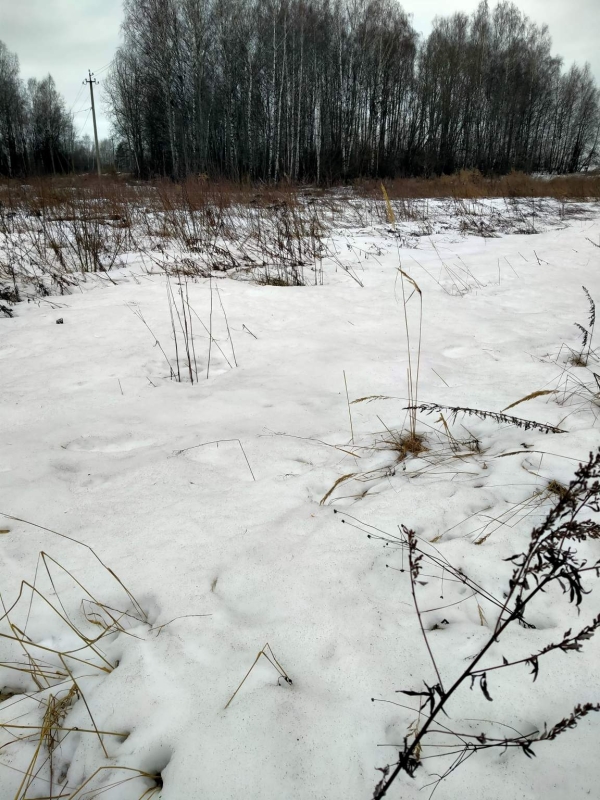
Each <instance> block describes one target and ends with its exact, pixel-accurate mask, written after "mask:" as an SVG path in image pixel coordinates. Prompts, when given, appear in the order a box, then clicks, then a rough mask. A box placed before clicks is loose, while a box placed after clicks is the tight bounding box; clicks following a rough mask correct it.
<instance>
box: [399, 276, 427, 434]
mask: <svg viewBox="0 0 600 800" xmlns="http://www.w3.org/2000/svg"><path fill="white" fill-rule="evenodd" d="M398 272H399V273H400V276H401V287H402V303H403V308H404V326H405V330H406V351H407V357H408V397H409V405H410V406H411V407H412V406H416V405H417V402H418V395H419V370H420V365H421V337H422V328H423V294H422V292H421V289H420V288H419V286H418V284H417V283H416V281H415V280H414V279H413V278H411V277H410V275H407V273H406V272H404V270H403V269H402V268H401V267H398ZM405 279H406V280H407V281H408V282H409V283H410V285H411V286H412V287H413V289H414V291H416V292H418V295H419V339H418V345H417V363H416V367H415V368H414V371H413V363H412V355H411V343H410V326H409V323H408V311H407V305H408V302H409V300H410V298H411V297H412V293H411V295H410V296H409V297H408V299H407V297H406V290H405V286H404V280H405ZM410 435H411V436H412V437H413V438H414V437H416V435H417V413H416V410H411V413H410Z"/></svg>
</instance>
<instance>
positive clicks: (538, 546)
mask: <svg viewBox="0 0 600 800" xmlns="http://www.w3.org/2000/svg"><path fill="white" fill-rule="evenodd" d="M599 477H600V451H598V453H597V454H596V455H595V456H594V455H593V454H590V458H589V461H588V462H587V464H585V465H580V467H579V469H578V470H577V472H576V474H575V478H574V479H573V481H571V483H570V485H569V487H568V489H567V490H566V492H565V493H564V494H563V495H562V496H560V497H559V499H558V500H557V502H556V504H555V506H554V507H553V508H552V509H551V510H550V512H549V513H548V515H547V517H546V519H545V520H544V521H543V522H542V523H541V524H540V525H539V526H538V527H536V528H534V530H533V531H532V533H531V538H530V542H529V546H528V548H527V551H526V552H524V553H522V554H518V555H515V556H511V557H510V558H509V559H508V561H510V562H512V564H513V566H514V570H513V575H512V578H511V580H510V583H509V591H508V593H507V596H506V598H505V600H504V602H503V604H502V608H501V609H500V613H499V615H498V618H497V621H496V624H495V626H494V629H493V631H492V633H491V635H490V637H489V639H488V640H487V642H486V643H485V644H484V645H483V646H482V647H481V649H480V650H479V652H478V653H477V654H476V655H475V657H474V658H473V660H472V661H471V662H470V663H469V665H468V666H467V667H466V668H465V669H464V670H463V672H462V673H461V674H460V675H459V677H458V678H457V679H456V680H455V681H454V683H453V684H452V686H451V687H450V688H449V689H448V690H446V691H444V690H443V689H441V684H440V688H439V690H438V689H437V687H427V689H428V691H427V692H408V691H406V692H403V693H404V694H408V695H422V696H425V697H427V701H426V703H424V704H423V706H422V707H425V705H426V704H430V711H429V714H428V716H427V718H426V720H425V722H424V723H423V725H422V727H421V729H420V731H419V732H418V734H417V735H416V737H415V739H414V740H413V742H412V743H411V744H410V745H408V744H405V746H404V750H403V751H402V752H401V753H400V754H399V759H398V762H397V764H396V766H395V768H394V770H393V771H392V772H391V774H390V775H389V777H388V770H389V768H386V769H385V770H383V772H384V777H383V779H382V780H381V781H380V783H379V784H378V786H377V787H376V789H375V793H374V795H373V797H374V799H375V800H379V798H381V797H384V796H385V795H386V794H387V792H388V790H389V788H390V786H391V785H392V783H393V782H394V781H395V779H396V778H397V776H398V775H399V774H400V772H402V771H404V772H406V773H407V774H408V775H410V776H412V775H413V774H414V772H415V771H416V769H417V768H418V766H419V764H420V760H421V759H420V758H419V757H418V755H417V756H416V755H415V753H416V751H417V748H418V747H420V746H421V742H422V740H423V738H424V736H425V735H426V734H427V732H428V731H429V729H430V728H431V726H432V725H433V723H434V722H437V717H438V715H439V713H440V712H441V711H443V710H444V707H445V705H446V704H447V702H448V701H449V700H450V698H451V697H452V696H453V695H454V693H455V692H456V690H457V689H458V688H459V687H460V686H461V685H462V684H463V683H464V682H465V681H466V680H467V679H471V686H472V685H473V682H474V681H475V679H476V678H479V685H480V688H481V690H482V692H483V694H484V696H485V698H486V699H487V700H490V701H491V700H492V698H491V697H490V695H489V692H488V688H487V679H486V673H487V671H488V670H487V669H477V666H478V664H479V663H480V662H481V661H482V659H483V658H484V657H485V655H486V654H487V653H488V651H489V650H490V648H491V647H492V646H493V645H494V644H495V643H497V642H498V641H499V639H500V637H501V635H502V634H503V633H504V631H505V630H506V629H507V627H508V626H509V625H510V624H511V623H513V622H514V621H515V620H517V621H520V622H521V623H523V612H524V610H525V609H526V608H527V607H528V605H529V604H530V603H531V601H532V600H533V599H534V598H535V597H536V596H537V595H538V594H540V593H541V592H544V591H545V589H546V587H547V586H549V584H551V583H553V582H555V581H556V582H558V584H559V586H560V588H561V589H562V592H563V594H567V595H568V602H569V603H575V604H576V605H577V607H579V605H580V603H581V602H582V599H583V595H584V592H586V590H585V589H584V588H583V586H582V584H581V576H582V575H583V573H587V572H593V573H594V574H595V575H596V577H600V561H598V562H596V563H595V564H594V565H592V566H587V565H586V564H587V562H586V561H581V560H577V558H576V553H575V551H574V550H572V549H571V548H570V547H569V543H570V542H572V541H575V542H577V541H584V540H586V539H587V538H590V539H600V524H598V523H597V522H594V521H593V520H581V519H579V514H580V512H581V511H583V510H584V509H585V508H589V509H590V510H592V511H594V512H599V511H600V481H599ZM403 530H404V532H405V534H406V535H407V537H408V540H409V547H410V546H411V545H412V547H413V549H415V550H416V537H415V534H414V532H413V531H410V530H408V529H406V528H403ZM420 559H421V556H418V557H417V559H415V560H411V570H412V573H411V574H413V577H415V578H416V577H417V576H418V574H419V570H420V566H419V560H420ZM532 585H533V588H531V586H532ZM586 593H587V592H586ZM415 607H416V609H417V613H419V612H418V606H416V605H415ZM599 628H600V615H598V616H597V617H596V618H595V619H594V620H593V622H592V623H591V624H590V625H587V626H585V627H584V628H583V629H582V630H580V631H579V632H577V633H576V634H574V635H571V631H570V630H569V631H567V632H566V633H565V634H564V635H563V638H562V640H561V641H560V642H558V643H555V644H551V645H548V646H546V647H545V648H544V649H543V650H541V651H540V652H538V653H536V654H534V655H532V656H529V657H528V658H524V659H516V660H515V661H513V662H508V661H506V659H504V662H503V663H502V664H499V665H497V666H494V667H490V669H505V668H509V667H511V666H513V665H515V664H520V663H528V664H529V665H531V666H532V674H533V676H534V680H535V679H536V677H537V674H538V659H539V658H540V657H541V656H542V655H545V654H547V653H548V652H552V651H554V650H561V651H563V652H568V651H573V650H574V651H578V650H580V649H581V647H582V644H583V642H584V641H585V640H587V639H590V638H591V637H592V636H593V635H594V633H595V632H596V630H598V629H599ZM425 635H426V634H425ZM436 674H438V673H437V668H436ZM438 695H439V699H437V697H438ZM599 710H600V704H597V705H596V706H594V705H592V704H586V705H585V706H577V707H576V709H575V711H574V712H573V713H572V715H571V716H570V717H569V718H568V719H564V720H562V721H561V722H559V723H558V724H557V725H555V726H554V727H553V728H552V729H551V730H550V731H549V732H545V733H544V734H542V735H541V736H538V737H537V738H535V739H534V738H532V736H528V737H525V738H524V737H523V736H520V737H518V740H517V739H512V740H506V742H502V744H504V745H508V744H510V745H511V746H519V747H521V748H522V749H523V751H524V752H525V754H526V755H529V756H531V755H534V753H533V752H532V751H531V748H530V744H531V743H532V742H533V741H540V740H549V739H553V738H555V737H556V736H557V735H559V734H560V733H562V732H563V731H564V730H566V729H567V728H569V727H573V726H574V725H576V724H577V721H578V719H580V718H581V717H582V716H585V715H586V714H587V713H589V712H590V711H599ZM481 737H483V738H481ZM481 737H480V738H479V741H480V742H481V748H485V747H489V746H491V745H490V744H487V738H486V737H485V736H484V735H483V734H482V735H481ZM473 747H474V748H475V750H476V749H477V747H478V746H476V745H472V746H471V748H473ZM461 751H462V752H463V753H464V755H465V757H467V754H470V752H472V751H473V750H472V749H471V750H469V748H466V749H465V748H459V751H458V752H461ZM446 774H448V773H446Z"/></svg>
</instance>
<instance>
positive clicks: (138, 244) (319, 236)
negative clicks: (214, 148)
mask: <svg viewBox="0 0 600 800" xmlns="http://www.w3.org/2000/svg"><path fill="white" fill-rule="evenodd" d="M381 188H382V184H380V183H376V182H369V181H357V182H356V183H355V184H353V186H352V187H344V188H340V187H330V188H329V189H322V188H316V187H311V186H302V185H294V184H283V183H282V184H278V185H274V186H269V185H262V184H259V185H251V184H236V183H232V182H227V181H210V180H208V179H206V178H205V177H203V176H201V177H199V178H198V177H196V178H189V179H188V180H186V181H184V182H182V183H174V182H171V181H166V180H158V181H153V182H141V181H134V180H131V179H129V178H125V177H119V176H104V177H103V178H102V179H99V178H92V177H89V176H86V177H75V176H72V177H55V178H45V179H36V180H32V181H31V182H29V183H27V184H23V183H19V182H17V181H14V180H13V181H10V180H4V181H2V182H0V304H1V305H0V313H2V314H4V315H5V316H11V314H12V312H11V308H12V306H14V304H15V303H16V302H18V301H19V300H21V299H33V298H36V299H39V298H47V297H48V296H49V295H50V294H66V293H69V292H70V291H72V290H73V288H74V287H76V286H77V284H78V283H80V282H81V281H85V280H88V279H90V277H91V276H93V277H94V279H95V280H104V281H106V282H108V283H110V282H111V281H113V279H112V278H111V276H110V272H111V269H112V268H113V267H116V266H119V265H124V264H126V263H127V261H128V260H129V259H130V257H131V254H135V256H136V257H137V258H140V257H141V258H142V260H143V262H144V263H145V264H147V265H149V267H150V268H151V269H154V268H157V269H158V270H161V271H165V272H173V271H177V272H178V273H179V274H182V273H185V274H186V275H187V276H188V277H189V278H191V279H197V278H200V277H208V276H209V275H211V274H217V273H226V274H228V275H230V276H233V277H237V278H240V279H250V280H254V281H256V282H258V283H260V284H264V285H269V286H304V285H307V284H321V283H322V282H323V261H324V260H328V261H329V262H331V264H332V265H334V266H335V267H336V268H341V269H343V270H344V271H346V272H347V274H348V275H349V276H350V277H351V278H352V279H353V280H355V281H356V282H357V283H359V284H361V281H360V279H359V277H358V275H357V274H356V271H355V270H354V269H353V267H352V265H351V264H350V265H349V264H348V262H347V260H342V259H340V258H339V253H338V251H337V249H336V247H335V245H333V244H332V242H331V240H330V234H331V233H332V232H336V233H338V232H340V231H343V230H345V229H347V228H351V227H353V226H354V227H356V226H359V227H365V226H372V225H377V226H380V227H381V229H382V231H383V232H385V231H387V232H388V233H389V234H391V235H392V236H394V237H395V238H398V237H401V233H400V232H399V231H398V230H397V228H396V224H397V223H398V224H400V223H402V222H411V223H414V222H415V221H418V222H419V223H420V224H421V227H422V229H421V230H419V229H417V230H416V231H413V234H412V235H414V236H416V237H418V236H419V235H424V236H426V235H429V234H430V233H431V232H432V227H431V224H432V223H431V220H430V208H429V199H432V200H438V201H439V200H443V201H445V202H446V203H447V208H446V210H445V213H447V214H450V215H451V216H454V217H456V218H457V219H459V220H460V225H459V229H460V230H462V231H463V232H464V233H471V234H474V235H477V236H496V235H498V233H497V232H498V231H501V230H512V231H521V232H523V233H535V232H536V230H537V228H536V224H537V223H536V220H537V219H538V218H539V216H540V215H543V214H544V213H546V214H547V215H548V214H549V215H552V214H553V213H554V214H555V213H556V208H555V207H552V208H550V209H549V208H546V207H545V205H544V203H545V202H547V201H548V200H550V199H551V200H559V201H560V202H561V206H560V207H559V212H558V213H559V216H560V217H561V218H564V217H566V216H569V215H570V214H578V215H581V214H582V213H584V212H583V211H582V208H581V205H580V204H578V203H577V201H584V200H591V199H598V198H599V197H600V177H598V176H593V175H580V176H568V177H567V176H562V177H556V178H551V179H547V180H546V179H540V178H535V177H532V176H528V175H524V174H522V173H511V174H510V175H507V176H503V177H499V178H485V177H483V176H482V175H480V174H479V173H477V172H476V171H470V172H461V173H459V174H457V175H451V176H442V177H439V178H435V177H434V178H428V179H416V178H415V179H412V178H411V179H398V180H394V181H386V182H385V184H384V185H383V188H384V192H385V198H382V193H381ZM544 198H545V199H546V200H544ZM491 199H499V200H502V203H500V204H498V203H495V204H492V205H490V204H489V203H488V204H486V203H485V202H483V201H485V200H491ZM357 255H358V258H357V263H358V260H359V259H360V254H357ZM457 280H458V286H457V291H459V292H462V291H463V290H464V287H462V283H464V280H462V281H461V280H459V279H457ZM469 280H470V278H469V277H468V276H467V279H466V281H467V283H468V282H469ZM461 287H462V288H461ZM467 288H468V286H467Z"/></svg>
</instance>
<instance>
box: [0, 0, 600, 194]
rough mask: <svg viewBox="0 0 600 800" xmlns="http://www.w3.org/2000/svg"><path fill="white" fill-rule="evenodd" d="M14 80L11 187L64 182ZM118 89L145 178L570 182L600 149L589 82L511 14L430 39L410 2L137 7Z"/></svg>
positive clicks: (50, 134)
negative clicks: (463, 173) (43, 177)
mask: <svg viewBox="0 0 600 800" xmlns="http://www.w3.org/2000/svg"><path fill="white" fill-rule="evenodd" d="M10 63H11V62H10V54H8V55H7V54H6V52H4V53H3V51H2V50H1V49H0V172H6V168H7V167H6V165H7V164H9V166H11V165H12V167H11V168H12V169H13V171H14V169H15V167H14V165H15V164H17V165H20V168H22V169H31V166H32V164H36V163H37V164H38V165H42V166H43V168H44V169H45V170H47V171H50V169H56V161H57V160H59V161H60V163H61V164H62V163H63V162H64V161H65V160H66V159H67V155H66V154H67V153H68V151H69V146H68V142H69V136H72V134H71V133H70V129H69V125H68V120H66V121H65V119H64V114H62V115H61V113H59V109H58V107H57V105H56V103H54V104H53V102H54V101H52V102H49V103H47V105H49V107H52V108H53V109H54V112H55V113H54V112H53V113H54V116H53V114H51V113H50V112H49V111H48V112H45V116H44V124H43V125H42V126H40V125H37V127H36V124H35V123H34V122H33V119H34V117H35V112H34V110H33V101H32V100H31V96H32V95H31V91H30V90H29V89H27V91H25V92H24V91H21V92H20V94H19V92H18V91H15V90H14V87H13V89H12V94H11V89H10V85H11V84H10V80H8V82H7V81H6V78H5V73H6V70H7V68H6V64H8V65H9V67H10ZM13 71H14V64H13ZM8 72H9V73H10V69H8ZM48 80H51V79H46V81H48ZM13 84H14V81H13ZM6 86H8V87H9V89H8V91H7V89H6V88H5V87H6ZM42 86H44V87H45V88H44V91H43V92H41V94H42V95H44V92H45V93H46V94H48V95H50V94H51V93H52V92H51V91H50V90H52V91H55V90H54V86H53V84H51V85H49V86H46V85H45V83H44V82H43V81H42V82H40V83H39V84H37V87H38V88H37V91H41V90H40V87H42ZM104 88H105V104H106V109H107V111H108V113H109V115H110V117H111V120H112V125H113V130H114V134H115V138H116V141H117V147H116V152H117V155H118V164H119V166H120V168H122V169H127V170H129V171H132V172H134V173H135V174H137V175H138V176H140V177H146V178H147V177H154V176H170V177H172V178H174V179H182V178H184V177H186V176H187V175H191V174H206V175H209V176H215V177H217V176H218V177H227V178H230V179H233V180H246V179H248V180H265V181H277V180H282V179H287V180H291V181H317V182H334V181H338V180H348V179H352V178H356V177H362V176H372V177H385V176H402V175H429V174H440V173H448V172H454V171H456V170H459V169H471V168H477V169H479V170H481V171H482V172H483V173H486V174H490V173H505V172H508V171H510V170H511V169H520V170H524V171H528V172H531V171H548V172H574V171H578V170H581V169H585V168H588V167H590V166H593V165H594V164H596V163H597V161H598V154H599V149H600V142H599V132H600V112H599V106H600V96H599V92H598V89H597V88H596V85H595V82H594V79H593V76H592V74H591V71H590V68H589V66H588V65H586V66H584V67H579V66H576V65H574V66H572V67H570V68H569V69H567V70H565V69H563V65H562V61H561V59H560V57H558V56H556V55H554V54H553V53H552V42H551V39H550V35H549V32H548V29H547V27H546V26H538V25H536V24H534V23H533V22H531V21H530V20H529V19H528V18H527V17H526V16H524V15H523V14H522V13H521V12H520V11H519V9H518V8H517V7H516V6H515V5H514V4H512V3H511V2H506V1H504V2H500V3H498V4H497V5H496V6H495V7H494V8H491V7H490V5H489V3H488V2H487V1H486V0H484V2H481V3H480V5H479V7H478V8H477V10H476V11H475V12H474V13H473V14H471V15H467V14H462V13H458V14H454V15H452V16H447V17H437V18H436V19H435V20H434V22H433V27H432V30H431V33H430V34H429V36H427V37H425V38H422V37H420V36H419V35H418V34H417V33H416V31H415V30H414V28H413V27H412V24H411V21H410V18H409V17H408V16H407V14H406V13H405V12H404V10H403V9H402V7H401V6H400V5H399V3H398V2H396V0H124V20H123V25H122V44H121V46H120V47H119V48H118V50H117V53H116V55H115V59H114V62H113V64H112V67H111V69H110V71H109V73H108V78H107V79H106V80H105V87H104ZM44 96H45V95H44ZM19 98H20V99H19ZM59 105H60V104H59ZM6 109H9V111H8V113H7V111H6ZM25 118H27V119H29V122H23V123H21V124H19V122H18V120H20V119H25ZM15 120H16V121H17V122H16V125H15V124H14V121H15ZM51 120H53V121H51ZM61 120H62V122H61ZM7 121H8V123H9V124H7ZM11 124H12V128H11ZM15 130H17V131H20V133H18V134H17V135H15ZM11 131H12V133H11ZM34 131H36V133H35V134H34ZM11 137H12V138H11ZM52 161H54V163H53V164H52V163H51V162H52Z"/></svg>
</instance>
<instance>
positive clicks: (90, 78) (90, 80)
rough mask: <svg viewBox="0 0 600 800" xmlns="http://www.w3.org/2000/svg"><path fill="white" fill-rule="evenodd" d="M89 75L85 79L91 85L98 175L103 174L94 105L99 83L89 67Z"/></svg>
mask: <svg viewBox="0 0 600 800" xmlns="http://www.w3.org/2000/svg"><path fill="white" fill-rule="evenodd" d="M88 75H89V77H88V78H87V79H86V80H85V81H83V82H84V83H89V85H90V97H91V100H92V119H93V120H94V141H95V142H96V164H97V165H98V175H102V170H101V168H100V148H99V147H98V128H97V127H96V106H95V105H94V84H95V83H98V81H97V80H96V78H92V72H91V71H90V70H89V69H88Z"/></svg>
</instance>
